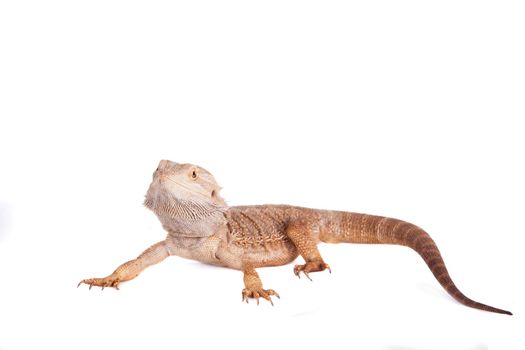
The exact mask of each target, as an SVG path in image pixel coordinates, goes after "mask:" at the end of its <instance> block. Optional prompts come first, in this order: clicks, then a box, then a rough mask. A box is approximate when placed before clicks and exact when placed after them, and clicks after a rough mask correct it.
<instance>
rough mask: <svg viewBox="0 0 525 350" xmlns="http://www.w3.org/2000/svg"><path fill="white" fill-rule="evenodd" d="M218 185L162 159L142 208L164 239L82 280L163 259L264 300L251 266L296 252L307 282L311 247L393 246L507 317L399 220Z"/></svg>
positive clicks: (315, 260) (313, 261)
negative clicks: (247, 197)
mask: <svg viewBox="0 0 525 350" xmlns="http://www.w3.org/2000/svg"><path fill="white" fill-rule="evenodd" d="M219 191H220V187H219V185H218V184H217V182H216V181H215V179H214V178H213V176H212V175H211V174H210V173H209V172H208V171H206V170H205V169H203V168H201V167H198V166H195V165H191V164H177V163H174V162H171V161H167V160H163V161H161V162H160V164H159V167H158V168H157V170H156V171H155V173H154V174H153V181H152V183H151V185H150V187H149V189H148V192H147V194H146V200H145V202H144V204H145V205H146V207H148V208H149V209H151V210H152V211H153V212H154V213H155V214H156V215H157V216H158V218H159V220H160V221H161V223H162V225H163V227H164V229H165V230H166V231H167V232H168V235H167V237H166V239H165V240H164V241H161V242H158V243H156V244H154V245H153V246H151V247H150V248H148V249H147V250H146V251H144V252H143V253H142V254H141V255H140V256H139V257H137V258H136V259H134V260H131V261H128V262H126V263H124V264H122V265H120V266H119V267H118V268H117V269H116V270H115V271H114V272H113V273H112V274H111V275H109V276H107V277H104V278H91V279H85V280H82V281H81V282H80V283H79V285H80V284H82V283H84V284H87V285H89V286H90V288H91V287H92V286H100V287H102V288H104V287H114V288H117V289H118V286H119V284H120V283H121V282H124V281H129V280H131V279H133V278H135V277H136V276H137V275H138V274H139V273H140V272H141V271H142V270H144V269H145V268H147V267H148V266H151V265H153V264H157V263H159V262H161V261H162V260H164V259H165V258H167V257H168V256H171V255H177V256H180V257H183V258H188V259H193V260H197V261H201V262H204V263H208V264H214V265H220V266H225V267H229V268H233V269H237V270H241V271H243V273H244V285H245V288H244V289H243V291H242V300H243V301H246V302H248V300H249V299H250V298H255V299H256V300H257V303H259V298H264V299H266V300H268V301H270V302H271V303H272V305H273V301H272V299H271V297H272V296H276V297H279V295H278V294H277V293H276V292H275V291H274V290H272V289H264V288H263V285H262V282H261V279H260V278H259V275H258V274H257V272H256V270H255V269H256V268H259V267H266V266H279V265H284V264H288V263H290V262H292V261H293V260H295V259H296V258H297V256H299V255H301V256H302V257H303V258H304V260H305V264H302V265H295V267H294V273H295V275H297V276H300V274H301V273H303V274H304V275H305V276H306V277H308V278H310V276H309V274H310V273H311V272H317V271H324V270H326V269H328V270H329V271H330V267H329V266H328V264H326V263H325V262H324V260H323V258H322V257H321V254H320V253H319V250H318V249H317V245H318V244H319V243H320V242H326V243H341V242H345V243H376V244H398V245H403V246H407V247H410V248H412V249H414V250H415V251H416V252H417V253H418V254H419V255H420V256H421V257H422V258H423V260H424V261H425V263H426V264H427V265H428V267H429V268H430V271H431V272H432V273H433V274H434V276H435V277H436V279H437V281H438V282H439V283H440V284H441V285H442V286H443V288H444V289H445V290H446V291H447V292H448V293H449V294H450V295H451V296H452V297H454V298H455V299H456V300H457V301H459V302H460V303H462V304H464V305H466V306H470V307H473V308H476V309H480V310H485V311H490V312H496V313H502V314H508V315H512V314H511V313H510V312H509V311H505V310H501V309H497V308H494V307H492V306H488V305H485V304H481V303H478V302H476V301H473V300H472V299H469V298H468V297H466V296H465V295H464V294H463V293H461V292H460V291H459V289H458V288H457V287H456V285H455V284H454V282H453V281H452V279H451V278H450V276H449V274H448V271H447V268H446V267H445V263H444V262H443V259H442V257H441V254H440V252H439V250H438V248H437V246H436V244H435V243H434V241H433V240H432V238H430V236H429V235H428V234H427V233H426V232H425V231H423V230H422V229H421V228H419V227H417V226H415V225H413V224H410V223H408V222H405V221H401V220H397V219H392V218H386V217H380V216H373V215H366V214H357V213H348V212H340V211H329V210H316V209H308V208H300V207H293V206H287V205H260V206H238V207H228V206H227V205H226V203H225V202H224V200H223V199H222V198H221V197H220V196H219Z"/></svg>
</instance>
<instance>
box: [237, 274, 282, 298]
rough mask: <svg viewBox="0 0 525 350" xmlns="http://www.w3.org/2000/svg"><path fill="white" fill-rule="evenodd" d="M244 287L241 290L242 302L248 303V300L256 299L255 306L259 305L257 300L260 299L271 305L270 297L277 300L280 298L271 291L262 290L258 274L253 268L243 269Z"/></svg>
mask: <svg viewBox="0 0 525 350" xmlns="http://www.w3.org/2000/svg"><path fill="white" fill-rule="evenodd" d="M244 287H245V288H244V289H243V290H242V301H246V302H248V299H249V298H255V299H257V305H259V298H260V297H262V298H264V299H266V300H268V301H269V302H270V303H271V304H272V305H273V301H272V298H271V296H272V295H275V296H276V297H277V298H280V297H279V294H277V292H275V291H274V290H273V289H263V285H262V282H261V279H260V278H259V274H258V273H257V271H255V269H254V268H253V267H246V268H245V269H244Z"/></svg>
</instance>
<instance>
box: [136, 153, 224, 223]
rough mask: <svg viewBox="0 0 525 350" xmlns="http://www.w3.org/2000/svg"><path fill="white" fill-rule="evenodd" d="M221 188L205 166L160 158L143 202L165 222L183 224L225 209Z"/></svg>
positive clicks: (202, 218)
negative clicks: (220, 194) (180, 222)
mask: <svg viewBox="0 0 525 350" xmlns="http://www.w3.org/2000/svg"><path fill="white" fill-rule="evenodd" d="M220 189H221V188H220V186H219V185H218V184H217V181H215V178H214V177H213V175H212V174H210V172H208V171H207V170H206V169H203V168H201V167H199V166H197V165H193V164H179V163H175V162H172V161H169V160H161V161H160V163H159V166H158V167H157V169H156V170H155V172H154V173H153V180H152V182H151V184H150V186H149V189H148V192H147V193H146V199H145V200H144V205H145V206H146V207H147V208H149V209H151V210H152V211H153V212H155V214H157V216H158V217H159V219H160V220H161V222H162V223H163V224H164V225H165V226H166V225H167V224H168V221H169V222H171V223H172V222H173V221H174V220H175V221H183V222H184V223H185V224H186V223H187V224H189V223H191V222H197V221H202V220H206V219H209V220H211V219H212V218H213V217H216V216H217V214H220V213H222V212H223V211H224V210H225V209H226V203H225V202H224V199H222V198H221V197H220V196H219V191H220ZM221 217H222V215H221ZM167 226H169V225H167Z"/></svg>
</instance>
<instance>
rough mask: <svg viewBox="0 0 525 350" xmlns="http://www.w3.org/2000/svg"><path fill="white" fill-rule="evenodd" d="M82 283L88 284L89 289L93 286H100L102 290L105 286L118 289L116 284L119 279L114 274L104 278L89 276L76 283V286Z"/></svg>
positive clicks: (118, 282)
mask: <svg viewBox="0 0 525 350" xmlns="http://www.w3.org/2000/svg"><path fill="white" fill-rule="evenodd" d="M82 283H83V284H87V285H89V289H91V287H93V286H97V287H102V290H104V288H106V287H112V288H115V289H119V288H118V285H119V284H120V279H119V278H117V277H114V276H108V277H104V278H89V279H85V280H82V281H80V282H79V283H78V285H77V288H78V287H80V285H81V284H82Z"/></svg>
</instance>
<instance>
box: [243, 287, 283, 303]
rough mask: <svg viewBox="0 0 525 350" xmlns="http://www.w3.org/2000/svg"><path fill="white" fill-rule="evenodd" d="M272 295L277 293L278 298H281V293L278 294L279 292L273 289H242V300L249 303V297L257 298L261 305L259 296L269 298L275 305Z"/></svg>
mask: <svg viewBox="0 0 525 350" xmlns="http://www.w3.org/2000/svg"><path fill="white" fill-rule="evenodd" d="M272 295H275V296H276V297H277V298H279V299H281V297H280V296H279V294H277V292H276V291H274V290H273V289H262V288H260V289H256V290H252V289H248V288H244V289H243V290H242V301H246V303H248V299H249V298H255V299H257V305H259V298H264V299H266V300H268V301H269V302H270V304H272V306H273V301H272V298H271V296H272Z"/></svg>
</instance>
